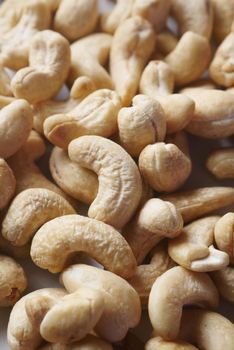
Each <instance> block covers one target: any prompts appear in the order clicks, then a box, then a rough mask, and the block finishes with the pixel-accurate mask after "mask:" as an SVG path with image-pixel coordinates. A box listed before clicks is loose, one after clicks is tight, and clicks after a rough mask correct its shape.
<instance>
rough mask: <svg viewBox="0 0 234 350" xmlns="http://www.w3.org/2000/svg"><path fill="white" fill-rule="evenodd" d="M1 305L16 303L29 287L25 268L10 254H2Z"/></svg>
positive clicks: (0, 258)
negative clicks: (9, 255)
mask: <svg viewBox="0 0 234 350" xmlns="http://www.w3.org/2000/svg"><path fill="white" fill-rule="evenodd" d="M0 270H1V274H0V307H3V306H4V307H8V306H11V305H14V304H15V303H16V302H17V300H18V299H20V297H21V294H22V293H23V292H24V290H25V289H26V288H27V278H26V276H25V273H24V270H23V268H22V267H21V266H20V265H19V264H17V263H16V261H15V260H13V259H12V258H10V257H8V256H4V255H0Z"/></svg>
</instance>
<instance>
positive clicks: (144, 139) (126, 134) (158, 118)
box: [118, 95, 166, 157]
mask: <svg viewBox="0 0 234 350" xmlns="http://www.w3.org/2000/svg"><path fill="white" fill-rule="evenodd" d="M118 129H119V139H120V143H121V146H122V147H124V148H125V149H126V151H127V152H128V153H129V154H130V155H131V156H133V157H138V156H139V154H140V153H141V151H142V150H143V148H144V147H145V146H147V145H149V144H151V143H155V142H160V141H163V140H164V138H165V135H166V120H165V115H164V112H163V110H162V108H161V106H160V104H159V103H158V102H157V101H154V100H153V99H152V98H150V97H148V96H144V95H137V96H135V97H134V98H133V102H132V107H125V108H122V109H121V110H120V111H119V114H118Z"/></svg>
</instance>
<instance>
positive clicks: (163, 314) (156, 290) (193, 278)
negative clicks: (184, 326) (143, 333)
mask: <svg viewBox="0 0 234 350" xmlns="http://www.w3.org/2000/svg"><path fill="white" fill-rule="evenodd" d="M218 301H219V295H218V291H217V289H216V287H215V285H214V284H213V282H212V280H211V279H210V277H209V276H208V275H207V274H205V273H199V272H192V271H188V270H186V269H185V268H183V267H181V266H177V267H173V268H172V269H170V270H168V271H167V272H165V273H164V274H162V275H161V276H160V277H158V278H157V280H156V281H155V283H154V284H153V287H152V289H151V292H150V296H149V304H148V309H149V317H150V321H151V323H152V326H153V328H154V330H155V331H156V333H157V334H158V335H159V336H161V337H163V338H164V339H165V340H175V339H176V338H177V337H178V335H179V330H180V322H181V317H182V312H183V306H184V305H186V304H187V305H188V304H189V305H191V304H193V305H199V306H201V307H208V308H215V307H217V306H218ZM175 320H176V322H175Z"/></svg>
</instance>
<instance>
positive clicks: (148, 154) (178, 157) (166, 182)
mask: <svg viewBox="0 0 234 350" xmlns="http://www.w3.org/2000/svg"><path fill="white" fill-rule="evenodd" d="M138 162H139V169H140V172H141V174H142V176H143V177H144V179H145V181H146V182H148V183H149V184H150V186H151V187H152V188H153V189H154V190H155V191H157V192H173V191H175V190H177V189H178V188H180V187H181V186H182V185H183V184H184V182H185V181H186V180H187V179H188V177H189V175H190V173H191V170H192V162H191V160H190V158H189V157H188V156H187V155H186V154H184V153H183V152H182V151H181V150H180V149H179V148H178V147H177V146H176V145H174V144H172V143H171V144H170V143H169V144H165V143H163V142H158V143H155V144H153V145H148V146H146V147H145V148H144V149H143V151H142V152H141V154H140V156H139V161H138Z"/></svg>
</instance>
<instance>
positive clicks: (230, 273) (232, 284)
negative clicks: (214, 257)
mask: <svg viewBox="0 0 234 350" xmlns="http://www.w3.org/2000/svg"><path fill="white" fill-rule="evenodd" d="M211 277H212V279H213V280H214V283H215V285H216V287H217V289H218V291H219V293H220V294H221V295H222V297H223V298H224V299H226V300H227V301H229V302H230V303H234V267H233V266H227V267H226V268H224V269H223V270H219V271H214V272H212V273H211Z"/></svg>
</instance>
